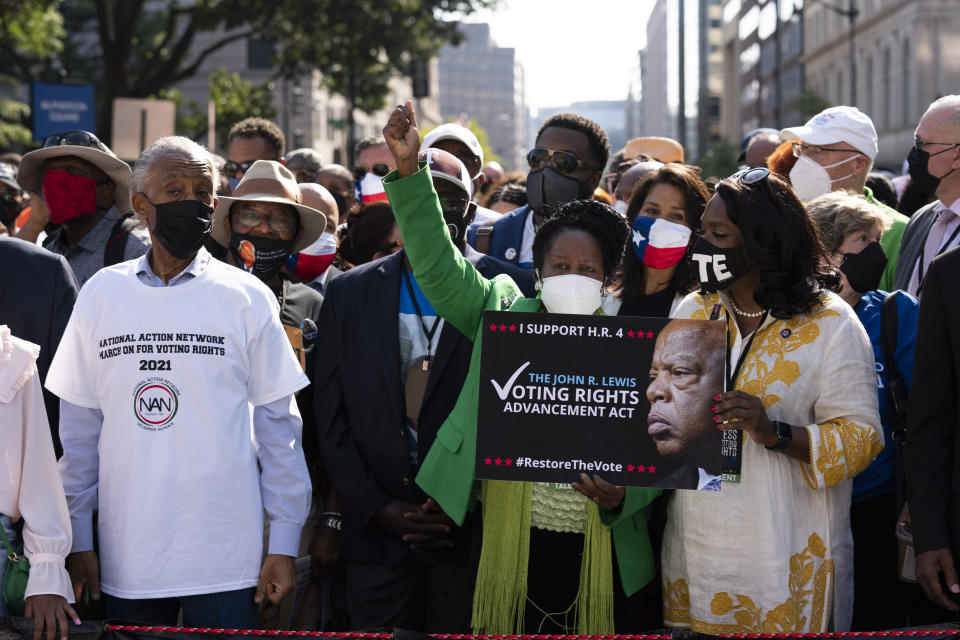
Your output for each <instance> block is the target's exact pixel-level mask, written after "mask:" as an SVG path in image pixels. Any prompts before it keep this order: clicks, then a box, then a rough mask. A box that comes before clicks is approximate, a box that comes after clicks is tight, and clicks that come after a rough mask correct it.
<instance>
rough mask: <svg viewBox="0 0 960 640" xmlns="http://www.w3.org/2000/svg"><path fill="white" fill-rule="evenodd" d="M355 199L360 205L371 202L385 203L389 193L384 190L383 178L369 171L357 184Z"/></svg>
mask: <svg viewBox="0 0 960 640" xmlns="http://www.w3.org/2000/svg"><path fill="white" fill-rule="evenodd" d="M354 185H355V190H354V197H355V198H356V200H357V202H359V203H360V204H369V203H371V202H383V201H386V199H387V193H386V191H384V190H383V178H381V177H380V176H378V175H377V174H375V173H370V172H369V171H368V172H367V173H366V175H364V176H363V178H361V179H360V180H357V181H356V182H355V183H354Z"/></svg>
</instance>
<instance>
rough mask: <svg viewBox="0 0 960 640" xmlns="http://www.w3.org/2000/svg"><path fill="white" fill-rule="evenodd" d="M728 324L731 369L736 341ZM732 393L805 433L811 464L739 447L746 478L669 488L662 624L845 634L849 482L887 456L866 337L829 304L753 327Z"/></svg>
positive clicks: (707, 302) (739, 343)
mask: <svg viewBox="0 0 960 640" xmlns="http://www.w3.org/2000/svg"><path fill="white" fill-rule="evenodd" d="M717 303H720V304H723V305H724V307H725V308H726V309H728V310H729V309H732V307H731V306H730V305H729V303H728V302H727V299H726V297H725V294H723V295H720V294H710V295H707V296H701V295H699V294H695V293H694V294H690V295H689V296H687V297H686V298H685V299H684V300H683V302H682V303H681V304H680V306H679V307H678V309H677V312H676V317H678V318H694V319H706V318H709V317H710V314H711V310H712V309H713V307H714V305H715V304H717ZM725 315H729V317H730V321H729V322H728V326H729V328H730V338H731V361H732V362H737V360H738V358H739V356H740V352H741V350H742V348H743V345H744V344H745V343H746V340H744V339H743V337H742V336H740V335H739V333H738V331H737V325H736V323H735V322H734V321H733V312H732V311H727V313H726V314H724V313H723V312H721V314H720V317H721V318H724V316H725ZM736 388H737V389H740V390H742V391H744V392H746V393H749V394H751V395H754V396H757V397H759V398H761V399H762V401H763V404H764V407H766V411H767V415H768V416H769V418H770V419H771V420H780V421H783V422H787V423H789V424H791V425H793V426H794V427H795V428H796V427H799V426H804V427H806V429H807V431H808V432H809V434H810V460H809V462H807V463H804V462H800V461H799V460H796V459H794V458H791V457H788V456H786V455H784V454H783V453H778V452H775V451H769V450H767V449H766V448H765V447H764V446H763V445H760V444H757V443H756V442H754V441H753V440H752V439H751V438H750V437H749V436H748V435H745V436H744V444H743V449H742V452H741V456H742V464H743V466H742V473H743V475H742V481H741V482H740V483H729V482H724V483H723V489H722V490H721V491H720V492H718V493H714V492H704V491H675V492H674V495H673V497H672V498H671V501H670V504H669V508H668V516H667V526H666V531H665V534H664V545H663V557H662V561H663V587H664V589H663V591H664V593H663V598H664V621H665V623H666V624H667V625H668V626H670V627H677V628H687V629H693V630H695V631H700V632H703V633H715V634H719V633H761V632H762V633H782V632H824V631H828V630H833V631H846V630H847V629H848V628H849V627H850V618H851V610H852V608H853V538H852V537H851V534H850V490H851V485H852V483H851V482H850V479H851V478H852V477H853V476H854V475H856V474H857V473H859V472H860V471H862V470H863V469H865V468H866V467H867V465H868V464H869V463H870V461H871V460H873V458H874V457H876V455H877V453H879V452H880V450H881V449H882V448H883V436H882V431H881V426H880V416H879V413H878V410H877V377H876V373H875V371H874V358H873V352H872V350H871V347H870V342H869V339H868V338H867V334H866V333H865V332H864V330H863V327H862V326H861V324H860V322H859V321H858V320H857V317H856V315H854V312H853V309H852V308H851V307H850V306H849V305H847V304H845V303H844V302H843V301H842V300H841V299H840V298H839V297H838V296H837V295H835V294H833V293H826V294H824V304H823V306H822V307H821V308H820V309H818V310H816V311H814V312H811V313H810V314H807V315H802V316H795V317H793V318H790V319H789V320H779V319H776V318H772V317H768V318H767V319H766V320H765V321H764V322H763V324H762V325H761V326H760V328H759V329H758V330H757V333H756V337H755V338H754V341H753V345H752V346H751V348H750V350H749V352H748V354H747V357H746V359H745V361H744V363H743V367H742V369H741V371H740V373H739V376H738V378H737V382H736Z"/></svg>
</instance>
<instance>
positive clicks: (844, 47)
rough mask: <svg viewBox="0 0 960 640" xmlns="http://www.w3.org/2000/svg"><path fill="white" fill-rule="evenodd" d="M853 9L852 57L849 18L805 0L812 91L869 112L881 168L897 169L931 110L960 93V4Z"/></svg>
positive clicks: (859, 3)
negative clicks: (931, 106) (935, 103)
mask: <svg viewBox="0 0 960 640" xmlns="http://www.w3.org/2000/svg"><path fill="white" fill-rule="evenodd" d="M853 4H854V8H855V9H856V10H857V12H858V14H857V16H856V19H855V21H854V26H855V32H854V51H855V54H854V56H853V58H852V59H851V57H850V39H849V35H850V31H849V21H848V20H847V18H846V17H844V16H841V15H839V14H838V13H836V12H835V11H832V10H830V9H829V8H827V7H826V6H823V5H821V4H819V3H818V2H811V1H810V0H807V3H806V7H805V9H804V12H805V16H804V47H805V51H806V55H805V57H804V63H805V81H806V86H807V87H808V88H809V89H810V90H811V91H812V92H813V93H814V94H816V95H817V96H819V97H821V98H822V99H823V100H824V101H826V102H827V103H829V104H851V103H853V104H854V105H855V106H856V107H857V108H859V109H860V110H861V111H863V112H864V113H866V114H868V115H869V116H870V117H871V118H872V119H873V123H874V126H876V128H877V133H878V135H879V144H880V154H879V156H878V157H877V159H876V162H875V164H876V166H878V167H882V168H888V169H894V170H899V169H900V168H901V166H902V163H903V161H904V159H905V158H906V156H907V153H908V152H909V150H910V147H911V146H912V145H913V133H914V130H915V129H916V126H917V123H918V122H919V120H920V117H921V116H922V115H923V113H924V111H925V110H926V108H927V106H928V105H929V104H930V103H931V102H933V101H934V100H936V99H937V98H939V97H941V96H944V95H949V94H956V93H958V92H960V57H958V56H957V55H956V54H957V51H958V47H960V2H957V1H956V0H855V1H854V3H853ZM843 6H844V7H846V3H843ZM851 79H853V81H854V84H853V85H852V84H851ZM854 90H855V93H856V99H855V100H854V99H853V95H852V94H853V93H854Z"/></svg>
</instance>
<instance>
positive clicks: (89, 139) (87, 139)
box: [42, 131, 108, 151]
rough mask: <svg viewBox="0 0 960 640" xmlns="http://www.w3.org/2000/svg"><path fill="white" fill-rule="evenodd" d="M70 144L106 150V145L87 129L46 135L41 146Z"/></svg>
mask: <svg viewBox="0 0 960 640" xmlns="http://www.w3.org/2000/svg"><path fill="white" fill-rule="evenodd" d="M61 145H70V146H74V147H94V148H96V149H99V150H100V151H107V150H108V149H107V145H105V144H103V143H102V142H100V139H99V138H97V136H95V135H93V134H92V133H90V132H89V131H65V132H64V133H55V134H53V135H51V136H47V137H46V138H44V140H43V145H42V148H44V149H46V148H48V147H59V146H61Z"/></svg>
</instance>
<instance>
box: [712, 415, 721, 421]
mask: <svg viewBox="0 0 960 640" xmlns="http://www.w3.org/2000/svg"><path fill="white" fill-rule="evenodd" d="M720 420H722V418H721V417H720V416H713V421H714V422H720Z"/></svg>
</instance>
